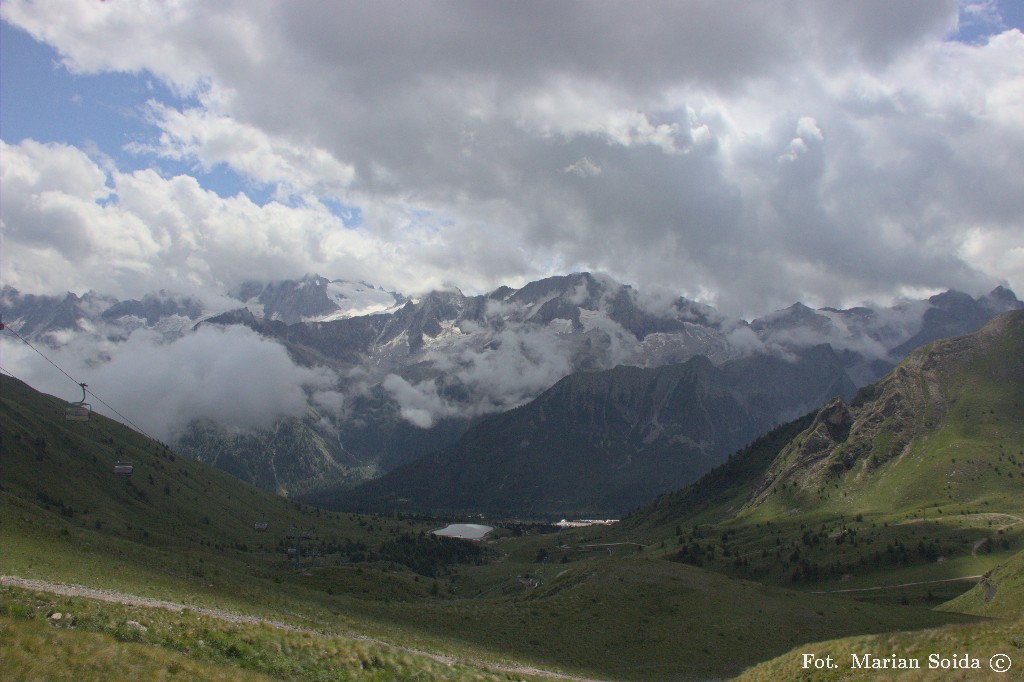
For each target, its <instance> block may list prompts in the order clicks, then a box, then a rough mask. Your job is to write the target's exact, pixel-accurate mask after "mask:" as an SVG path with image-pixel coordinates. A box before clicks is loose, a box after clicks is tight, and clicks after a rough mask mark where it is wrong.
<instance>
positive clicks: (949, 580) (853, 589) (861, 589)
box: [808, 575, 985, 594]
mask: <svg viewBox="0 0 1024 682" xmlns="http://www.w3.org/2000/svg"><path fill="white" fill-rule="evenodd" d="M984 577H985V576H983V575H965V576H963V577H962V578H942V579H941V580H921V581H918V582H916V583H900V584H899V585H879V586H877V587H851V588H848V589H845V590H819V591H815V592H809V593H808V594H840V593H842V592H873V591H876V590H891V589H894V588H897V587H914V586H915V585H932V584H935V583H952V582H956V581H958V580H981V579H982V578H984Z"/></svg>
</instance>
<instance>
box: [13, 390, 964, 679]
mask: <svg viewBox="0 0 1024 682" xmlns="http://www.w3.org/2000/svg"><path fill="white" fill-rule="evenodd" d="M0 381H2V383H0V403H2V411H0V438H2V445H3V452H4V458H3V469H2V471H0V487H2V490H0V572H2V573H4V574H8V575H19V576H23V577H29V578H37V579H46V580H54V581H60V582H64V583H78V584H84V585H89V586H93V587H101V588H110V589H116V590H120V591H124V592H130V593H135V594H141V595H145V596H150V597H155V598H160V599H169V600H173V601H179V602H183V603H186V604H192V605H194V606H196V607H199V606H203V607H219V608H227V609H231V610H234V611H238V612H242V613H248V614H255V615H258V616H263V617H270V618H275V619H278V620H282V621H286V622H291V623H294V624H297V625H302V626H305V627H312V628H315V629H317V630H323V631H326V632H328V633H335V634H337V633H342V634H343V633H344V632H347V631H358V632H361V633H365V634H367V635H369V636H373V637H377V638H380V639H384V640H387V641H391V642H396V643H399V644H402V645H403V646H406V647H415V648H418V649H421V650H426V651H437V652H445V653H447V654H450V655H454V656H457V657H460V658H463V659H467V660H471V661H485V662H486V661H491V662H494V661H503V660H509V659H512V660H514V661H524V662H527V663H531V664H535V665H540V666H543V667H546V668H549V669H559V670H568V671H573V672H582V673H583V674H586V675H588V676H591V677H597V678H616V679H620V678H621V679H673V680H674V679H681V678H688V677H697V678H702V677H708V676H722V675H730V674H734V673H737V672H739V670H740V669H742V668H743V667H745V666H747V665H751V664H753V663H755V662H757V661H758V660H762V659H765V658H769V657H771V656H775V655H778V654H780V653H782V652H784V651H786V650H788V649H789V648H791V647H793V646H795V645H798V644H800V643H801V642H803V641H807V640H810V639H817V638H820V637H823V636H824V637H838V636H845V635H850V634H856V633H863V632H880V631H892V630H898V629H903V628H908V627H927V626H932V625H937V624H941V623H947V622H955V621H962V620H963V619H964V618H965V616H961V615H957V614H950V613H936V612H932V611H929V610H926V609H918V608H910V609H907V608H901V607H894V606H891V605H888V604H863V603H856V602H852V601H848V600H845V599H840V598H836V597H829V596H824V595H812V594H801V593H799V592H796V591H794V590H792V589H789V588H782V587H766V586H764V585H759V584H756V583H753V582H746V581H741V580H735V579H732V578H728V577H725V576H722V575H718V574H715V573H711V572H708V571H705V570H701V569H699V568H696V567H693V566H686V565H683V564H682V563H677V562H667V561H662V560H660V559H661V557H662V556H664V553H665V552H666V551H667V550H666V549H663V548H659V547H657V546H648V547H638V546H637V545H636V544H623V545H614V546H610V547H594V546H593V544H594V532H593V531H592V529H583V530H581V531H579V532H569V533H553V534H544V535H526V536H523V537H515V536H514V534H513V533H512V532H509V531H502V532H499V533H497V534H496V535H495V538H494V539H493V540H492V541H489V542H487V543H481V544H469V543H464V542H458V541H452V542H449V543H444V542H441V541H440V540H437V541H434V540H430V539H429V538H428V537H426V536H422V535H420V533H421V532H422V531H424V530H428V529H429V528H431V527H433V525H432V524H429V523H427V522H425V521H424V522H421V521H417V520H414V519H399V518H390V517H381V516H378V517H364V516H356V515H348V514H333V513H328V512H322V511H317V510H315V509H313V508H310V507H304V506H301V505H298V504H296V503H294V502H289V501H287V500H284V499H281V498H277V497H275V496H272V495H269V494H267V493H264V492H261V491H259V490H256V489H254V488H251V487H249V486H247V485H245V484H243V483H241V482H239V481H237V480H235V479H233V478H231V477H230V476H228V475H226V474H223V473H222V472H219V471H217V470H215V469H212V468H210V467H207V466H205V465H202V464H200V463H198V462H194V461H190V460H185V459H183V458H181V457H179V456H176V455H175V454H174V453H173V452H171V451H169V450H166V449H165V448H164V447H163V446H162V445H160V444H159V443H153V442H151V441H148V440H146V439H145V438H143V437H141V436H139V435H138V434H135V433H132V432H130V431H129V430H128V429H126V428H125V427H123V426H121V425H119V424H116V423H114V422H111V421H109V420H106V419H104V418H102V417H95V418H94V419H93V420H91V421H89V422H85V423H73V422H66V421H64V419H63V406H64V404H63V403H62V402H61V401H59V400H56V399H54V398H50V397H48V396H43V395H41V394H38V393H36V392H34V391H32V390H31V389H30V388H28V387H27V386H24V385H23V384H20V383H18V382H15V381H13V380H10V379H8V378H7V377H2V378H0ZM117 459H122V460H123V459H130V460H131V461H132V462H133V463H134V465H135V467H136V468H135V473H134V475H133V476H132V477H131V479H128V480H126V479H122V478H117V477H114V476H113V474H112V468H111V467H112V464H113V462H114V461H115V460H117ZM255 520H266V521H267V522H268V523H269V526H270V528H269V530H268V531H266V532H264V533H260V532H257V531H255V530H254V529H253V528H252V523H253V522H254V521H255ZM296 531H301V532H303V533H307V534H309V535H310V536H311V539H310V540H308V541H307V547H309V546H316V547H317V549H318V551H319V556H318V557H316V558H315V559H307V561H306V562H305V563H304V564H303V567H302V568H301V569H297V568H295V567H294V565H293V564H292V563H290V562H288V561H287V559H286V557H285V554H284V549H285V547H286V546H287V544H288V541H287V539H286V537H285V536H286V535H288V534H289V533H294V532H296ZM14 594H15V592H14V591H5V592H4V601H5V603H6V602H8V601H10V600H14V601H18V602H24V601H25V600H26V599H27V598H26V597H25V596H24V595H22V596H21V597H17V598H16V599H15V598H14V597H12V596H10V595H14ZM48 608H54V609H55V608H65V607H62V606H60V607H59V606H58V605H53V604H52V605H51V606H50V607H48ZM84 608H85V607H83V606H81V605H79V606H75V607H74V609H75V610H82V609H84ZM90 608H94V607H90ZM96 608H98V607H96ZM103 608H104V609H106V608H107V607H103ZM109 613H113V612H108V615H109ZM140 617H142V616H140ZM147 617H148V618H152V616H147ZM111 618H112V619H113V620H112V621H107V622H108V623H109V622H113V623H114V625H113V626H112V627H115V629H116V624H117V623H118V622H120V621H119V619H121V620H124V619H125V618H127V616H118V615H114V616H111ZM136 620H138V619H137V618H136ZM97 622H98V621H97ZM783 623H784V624H786V627H784V628H783V627H773V626H774V625H776V624H783ZM12 627H15V629H16V630H17V631H18V632H21V629H20V628H21V626H20V625H17V623H16V624H15V626H12ZM174 627H178V626H174ZM181 627H185V625H181ZM209 627H211V628H212V631H215V632H220V631H221V630H220V629H218V628H213V626H209ZM172 629H173V628H172ZM96 632H98V633H101V634H102V633H107V634H111V633H110V632H108V630H105V629H104V628H103V627H98V628H97V629H96ZM114 634H116V633H114ZM228 634H231V633H228ZM32 636H34V635H32V634H31V633H29V634H27V635H26V634H18V635H17V637H19V638H20V637H29V638H31V637H32ZM225 636H227V635H225ZM231 636H232V637H236V636H235V635H233V634H232V635H231ZM246 636H248V635H246ZM172 639H173V638H172ZM232 641H235V642H236V643H237V641H238V638H237V637H236V639H235V640H232ZM243 641H244V640H243ZM737 641H739V642H743V646H742V647H740V648H737V647H736V646H735V645H734V643H735V642H737ZM70 642H71V640H69V644H68V646H69V647H73V646H76V645H74V644H72V643H70ZM160 646H165V648H166V646H170V648H172V649H175V650H178V651H180V650H181V649H180V647H179V648H176V647H175V646H174V645H160ZM309 646H310V647H313V646H317V647H320V646H321V644H320V643H312V644H309ZM69 650H70V649H69ZM189 651H190V653H189V656H191V657H194V655H195V653H196V652H195V650H194V649H192V648H189ZM285 658H287V656H286V657H285ZM314 658H315V656H314ZM214 662H215V663H217V664H218V665H219V664H222V663H223V664H229V663H231V662H232V661H230V660H226V659H216V660H215V661H214ZM423 664H424V665H425V666H426V665H429V663H428V662H423ZM160 665H162V664H160ZM168 665H170V664H168ZM319 665H320V663H317V662H313V663H310V666H312V667H311V668H310V669H319V668H318V667H317V666H319ZM354 665H355V664H354ZM396 665H397V663H396ZM409 665H410V666H411V667H412V668H415V666H416V665H417V664H416V663H415V661H414V662H413V663H410V664H409ZM487 665H488V664H487V663H479V664H474V666H471V667H472V668H473V669H474V670H477V671H480V672H479V674H480V675H481V676H483V677H481V679H498V678H500V675H502V674H505V673H501V672H500V671H499V672H498V673H495V672H486V667H487ZM304 669H305V668H304ZM425 669H426V668H425ZM474 674H476V673H474ZM297 675H298V676H297V679H308V678H313V679H315V675H312V673H310V675H306V673H301V674H297ZM488 675H489V676H491V677H486V676H488ZM495 676H498V677H495ZM456 679H457V678H456Z"/></svg>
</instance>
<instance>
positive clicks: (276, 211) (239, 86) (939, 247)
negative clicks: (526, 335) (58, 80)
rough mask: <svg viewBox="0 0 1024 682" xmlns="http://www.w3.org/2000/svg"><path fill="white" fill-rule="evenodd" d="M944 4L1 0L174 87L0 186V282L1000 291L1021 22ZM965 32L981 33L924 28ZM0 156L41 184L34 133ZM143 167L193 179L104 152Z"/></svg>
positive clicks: (1015, 188)
mask: <svg viewBox="0 0 1024 682" xmlns="http://www.w3.org/2000/svg"><path fill="white" fill-rule="evenodd" d="M961 5H962V6H958V3H956V2H955V1H954V0H942V1H940V2H935V1H933V0H912V1H908V2H898V3H893V2H887V1H883V0H872V1H869V2H856V3H824V4H820V3H810V4H809V3H804V2H793V1H787V0H778V1H772V2H769V3H767V4H766V3H747V2H730V3H725V4H723V3H721V2H718V1H714V2H712V1H711V0H691V1H689V2H683V3H679V2H645V3H642V4H621V3H611V2H597V3H593V2H572V1H570V2H559V3H549V2H533V1H527V2H524V3H515V4H514V5H510V6H505V5H496V4H488V3H485V4H478V3H469V4H466V3H448V2H437V3H415V4H413V5H411V6H410V5H409V4H408V3H404V2H397V1H395V2H390V1H386V2H379V3H372V4H371V5H367V4H366V3H357V2H339V3H329V4H323V3H306V2H291V3H285V4H281V3H276V2H269V1H262V0H246V1H245V2H242V1H241V0H238V1H236V2H224V3H218V4H217V5H216V6H215V7H211V6H207V5H204V4H175V3H163V2H156V1H153V2H140V3H132V5H131V6H130V7H129V6H126V5H124V4H123V3H77V2H69V3H63V2H53V3H31V2H27V1H23V0H9V1H8V2H5V3H4V4H3V7H2V9H0V12H2V16H3V18H4V20H5V21H7V22H9V23H10V24H12V25H16V26H19V27H21V28H23V29H24V30H26V31H28V32H29V33H30V34H31V35H33V36H34V37H35V38H37V39H38V40H41V41H45V42H46V43H48V44H50V45H52V46H54V48H55V49H56V50H57V51H58V53H59V55H60V59H61V60H62V63H63V64H64V65H65V67H66V68H67V69H68V70H69V71H70V72H72V73H75V74H93V73H107V72H111V71H114V72H120V73H131V74H144V75H145V77H147V78H155V79H158V80H160V81H161V82H163V83H166V84H168V85H170V86H171V87H172V89H174V91H175V92H178V93H179V94H180V95H181V97H182V100H181V101H160V102H154V103H153V104H151V105H150V107H149V109H148V112H145V113H148V116H149V119H148V120H149V122H150V124H151V126H152V134H153V138H152V139H150V140H143V141H140V142H139V143H138V144H137V145H136V146H134V147H133V149H135V151H136V152H137V153H138V154H139V155H140V156H137V157H135V158H133V159H130V160H125V159H123V158H122V159H120V160H118V161H117V163H116V165H115V168H114V169H113V170H109V171H103V173H104V174H105V175H103V176H100V175H97V174H96V172H95V171H94V170H92V169H89V168H88V164H84V162H82V161H81V160H80V159H79V160H72V159H71V158H70V157H71V156H72V155H73V154H72V152H74V151H75V150H74V149H73V148H71V149H67V150H64V149H62V150H60V151H61V158H63V159H64V161H65V163H67V164H68V166H67V169H65V170H66V171H67V172H69V173H70V172H71V168H72V166H76V167H79V166H80V168H79V171H78V173H79V174H78V175H74V177H71V176H68V177H66V178H64V179H63V180H61V181H60V182H58V179H57V178H56V177H55V176H53V177H52V179H53V183H55V184H53V186H52V187H51V188H50V189H49V190H46V191H49V192H50V194H45V192H44V190H43V189H42V186H41V185H39V186H36V185H33V184H32V183H31V182H28V183H27V184H22V185H16V186H15V188H14V192H13V196H11V200H12V201H13V202H14V203H13V204H12V205H11V208H10V209H8V208H5V209H4V210H5V216H4V229H5V232H6V233H7V236H6V239H7V242H6V243H5V251H13V252H14V254H15V255H14V256H10V257H8V256H7V255H6V253H5V256H4V258H5V267H6V266H13V267H14V270H13V271H11V270H6V271H7V272H13V274H14V276H16V277H17V278H18V280H19V281H23V282H26V283H32V284H34V285H38V286H39V287H44V288H46V289H47V290H49V291H53V290H57V289H60V288H63V287H64V286H66V285H65V284H64V283H65V282H72V283H74V284H75V287H76V288H78V287H82V286H86V287H93V288H97V289H100V288H103V287H106V288H110V289H114V288H117V287H120V289H121V290H126V291H127V290H131V291H130V293H131V294H133V295H135V296H140V295H141V294H142V293H145V291H146V290H145V289H142V290H140V287H144V286H148V285H150V284H152V283H154V282H156V281H157V280H158V279H160V278H162V277H166V279H167V280H168V283H169V284H177V283H188V284H189V285H190V286H192V287H193V288H196V287H206V288H208V289H216V288H218V287H219V286H220V284H221V283H223V282H227V281H230V280H234V279H237V278H238V277H240V276H241V274H242V273H243V272H244V271H246V270H248V271H249V272H250V273H252V272H265V273H267V275H268V276H297V275H301V274H303V273H305V272H308V271H310V270H311V269H316V270H321V271H322V272H323V274H326V275H328V276H331V277H344V278H347V279H365V280H367V281H371V282H374V283H375V284H382V285H384V286H387V287H388V288H393V289H397V290H401V291H405V292H408V293H417V292H419V291H423V290H424V289H426V288H430V287H432V286H439V285H441V284H443V283H444V282H446V281H447V282H452V281H454V282H455V283H457V284H458V285H459V286H460V287H462V288H463V289H464V290H467V291H485V290H490V289H492V288H494V287H495V286H497V285H499V284H506V283H507V284H511V285H514V286H515V285H520V284H522V283H524V282H526V281H528V280H530V279H536V278H537V277H540V276H543V275H547V274H553V273H558V272H565V271H568V270H575V269H587V270H594V271H604V272H607V273H609V274H611V275H614V276H615V277H617V278H619V279H620V280H624V281H629V282H631V283H635V284H636V285H637V286H638V287H640V288H644V287H646V286H648V285H661V286H666V287H669V288H671V289H673V290H675V291H677V292H679V293H682V294H685V295H688V296H691V297H694V296H700V297H701V298H702V300H704V301H706V302H708V303H713V304H715V305H717V306H718V307H720V308H721V309H722V310H723V312H726V313H728V314H732V315H742V316H746V317H749V316H751V315H755V314H761V313H764V312H765V311H767V310H771V309H773V308H778V307H784V306H786V305H789V304H790V303H792V302H793V301H795V300H801V299H802V300H814V301H815V302H816V303H817V304H819V305H834V306H843V305H849V304H851V303H858V302H861V301H864V300H880V301H886V300H892V299H894V298H896V297H898V296H899V295H900V294H901V292H905V291H909V290H920V289H944V288H949V287H956V288H960V289H963V290H967V291H973V292H978V291H980V290H982V289H987V288H991V286H992V285H993V284H994V283H995V282H999V281H1005V282H1007V283H1009V284H1010V285H1011V286H1013V287H1016V288H1018V289H1021V288H1024V280H1022V279H1021V277H1022V275H1021V269H1020V267H1019V262H1018V260H1019V259H1015V258H1012V257H1011V258H1000V257H997V256H998V254H999V253H1015V252H1017V251H1018V250H1019V249H1020V248H1021V247H1022V241H1024V239H1022V237H1021V233H1020V231H1019V229H1017V228H1018V227H1019V225H1018V220H1019V216H1020V215H1021V213H1022V212H1024V198H1022V197H1024V167H1022V165H1024V161H1022V159H1024V95H1022V93H1024V67H1022V66H1021V65H1022V64H1024V36H1022V35H1021V33H1020V31H1019V30H1016V29H1012V28H1005V27H1004V25H1003V21H1002V19H1000V18H998V17H997V15H996V14H994V13H993V6H992V4H991V3H982V2H978V3H961ZM997 19H998V21H997ZM969 22H974V24H975V25H977V26H981V25H984V26H988V27H989V29H988V31H990V32H988V33H986V34H985V35H984V36H983V38H984V39H979V40H976V41H972V42H971V43H969V44H968V43H961V42H955V41H953V40H950V38H951V37H952V36H954V35H955V33H956V31H957V30H958V28H963V26H964V25H966V23H969ZM44 141H45V140H44ZM9 148H10V149H14V150H15V153H21V154H24V157H25V158H24V159H19V160H18V162H19V163H23V164H27V166H26V167H27V168H30V169H35V168H37V167H38V168H39V169H40V173H41V174H42V176H48V177H49V176H51V175H52V173H49V172H47V171H46V170H45V168H46V167H45V164H46V163H50V162H51V160H48V156H57V155H58V154H57V151H58V150H57V149H56V148H49V149H50V152H49V153H48V154H46V153H39V154H35V155H33V154H30V153H29V152H28V151H27V149H26V148H24V147H22V148H21V149H19V148H18V147H17V146H15V145H10V146H9ZM105 151H106V153H108V154H114V153H115V152H117V153H118V154H119V155H123V152H121V150H105ZM8 153H10V152H8ZM6 155H7V154H5V156H6ZM154 155H155V157H156V158H157V160H158V161H175V162H179V163H183V164H185V165H186V166H191V167H194V168H193V170H190V171H188V172H187V173H185V172H182V173H177V174H174V175H173V176H168V175H167V174H161V173H158V172H155V171H154V172H152V173H149V172H147V171H146V170H138V171H134V172H129V171H128V170H127V168H129V167H138V166H139V165H144V164H145V163H148V162H149V161H150V160H151V159H150V157H152V156H154ZM83 164H84V165H83ZM97 167H98V166H97ZM215 167H225V168H229V169H230V170H231V171H232V172H235V173H237V174H238V175H240V176H242V177H243V178H245V179H247V180H248V181H249V182H251V183H252V184H254V185H257V186H266V185H269V186H271V188H272V189H273V190H275V191H276V192H277V194H275V198H276V199H277V201H276V202H270V203H267V204H266V205H257V204H255V203H253V202H252V201H251V200H247V199H246V197H244V196H240V197H232V198H230V199H224V198H220V197H217V196H216V195H212V193H209V194H208V193H207V192H208V190H207V189H206V188H205V187H204V186H203V184H202V182H203V179H202V178H201V175H202V174H201V173H198V172H197V171H195V170H194V169H200V170H202V169H209V168H215ZM61 172H65V171H61ZM193 173H194V174H195V175H196V177H189V176H190V175H192V174H193ZM24 175H25V177H30V176H31V172H27V174H24ZM19 177H21V176H19ZM64 180H67V182H68V183H69V184H61V182H64ZM82 183H84V184H82ZM102 191H106V192H108V193H109V194H110V197H111V198H110V199H101V200H99V203H97V199H96V198H95V197H94V195H95V194H96V193H97V192H102ZM135 193H137V196H136V194H135ZM11 194H12V193H11V190H8V189H7V188H6V187H5V204H6V203H8V196H10V195H11ZM332 202H338V203H341V204H343V205H345V206H349V207H353V208H354V209H358V211H359V212H360V215H361V216H362V222H361V224H360V225H359V226H358V228H357V229H351V228H350V227H346V226H345V225H344V224H343V221H341V220H340V219H339V218H338V217H337V216H336V215H335V214H334V213H333V212H332V210H331V205H332ZM147 206H151V207H152V208H148V209H147V208H146V207H147ZM44 218H45V220H44ZM85 225H89V226H91V227H90V229H86V228H85ZM97 226H98V227H97ZM117 230H120V231H121V232H122V233H123V235H124V240H123V241H124V244H123V245H115V244H113V239H110V240H104V239H103V238H101V237H97V236H96V235H95V234H94V233H95V232H96V231H100V232H103V233H108V232H109V233H111V234H113V233H114V232H116V231H117ZM76 239H77V240H79V241H75V240H76ZM101 243H102V244H103V249H99V244H101ZM229 244H230V245H234V246H235V247H236V248H235V249H234V251H233V250H232V249H231V248H228V245H229ZM83 250H84V251H85V252H86V255H87V256H89V257H86V258H84V259H81V262H80V263H79V261H76V260H75V259H74V258H71V257H70V256H69V254H72V253H74V254H78V253H81V252H82V251H83ZM101 252H102V253H103V254H105V256H106V255H111V254H113V255H115V256H117V257H118V258H120V260H119V261H116V262H115V267H114V268H113V269H111V271H110V272H107V273H104V272H103V271H102V269H101V268H100V266H99V263H100V262H101V257H100V256H99V255H98V254H99V253H101ZM105 256H104V257H105ZM66 273H70V274H66ZM101 285H102V287H101ZM163 286H166V284H165V285H163Z"/></svg>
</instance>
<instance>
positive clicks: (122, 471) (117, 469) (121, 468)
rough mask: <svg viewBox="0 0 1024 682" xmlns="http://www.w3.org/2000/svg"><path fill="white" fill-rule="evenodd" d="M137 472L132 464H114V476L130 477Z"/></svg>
mask: <svg viewBox="0 0 1024 682" xmlns="http://www.w3.org/2000/svg"><path fill="white" fill-rule="evenodd" d="M133 471H135V466H134V465H133V464H132V463H131V462H114V475H115V476H124V477H126V478H127V477H128V476H131V475H132V472H133Z"/></svg>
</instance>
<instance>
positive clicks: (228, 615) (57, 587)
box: [0, 575, 600, 682]
mask: <svg viewBox="0 0 1024 682" xmlns="http://www.w3.org/2000/svg"><path fill="white" fill-rule="evenodd" d="M0 585H3V586H4V587H20V588H22V589H26V590H35V591H39V592H50V593H53V594H59V595H63V596H65V597H83V598H85V599H96V600H98V601H105V602H110V603H114V604H124V605H126V606H139V607H143V608H147V609H167V610H168V611H174V612H179V613H180V612H181V611H184V610H186V609H188V610H189V611H191V612H192V613H199V614H202V615H204V616H209V617H211V618H217V619H219V620H224V621H228V622H231V623H246V624H250V625H259V624H261V623H262V624H265V625H270V626H271V627H275V628H280V629H282V630H290V631H292V632H304V633H309V634H313V635H321V636H339V637H348V638H350V639H355V640H359V641H361V642H369V643H371V644H376V645H378V646H383V647H388V648H390V649H397V650H398V651H403V652H405V653H409V654H415V655H417V656H426V657H427V658H431V659H433V660H435V661H437V662H439V663H443V664H445V665H467V666H472V667H475V668H484V669H489V670H494V671H498V672H503V673H511V674H513V675H532V676H535V677H547V678H551V679H558V680H574V681H575V682H600V681H599V680H593V679H590V678H586V677H579V676H576V675H569V674H566V673H559V672H554V671H552V670H543V669H541V668H534V667H533V666H527V665H517V664H508V663H494V662H492V661H485V660H480V659H472V658H459V657H456V656H448V655H445V654H437V653H432V652H429V651H423V650H422V649H416V648H413V647H407V646H402V645H400V644H394V643H392V642H385V641H384V640H382V639H375V638H373V637H367V636H366V635H361V634H359V633H356V632H351V631H343V632H328V631H323V630H315V629H313V628H306V627H302V626H299V625H292V624H290V623H285V622H283V621H279V620H274V619H271V618H259V617H257V616H246V615H243V614H240V613H234V612H232V611H225V610H223V609H210V608H206V607H203V606H188V605H187V604H181V603H178V602H172V601H164V600H162V599H152V598H150V597H140V596H138V595H135V594H128V593H127V592H117V591H115V590H101V589H97V588H94V587H86V586H84V585H65V584H63V583H55V582H49V581H46V580H33V579H31V578H19V577H18V576H13V575H0Z"/></svg>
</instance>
